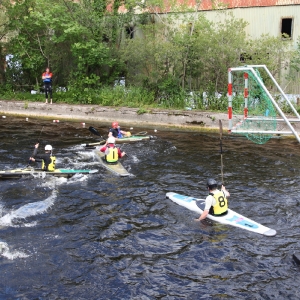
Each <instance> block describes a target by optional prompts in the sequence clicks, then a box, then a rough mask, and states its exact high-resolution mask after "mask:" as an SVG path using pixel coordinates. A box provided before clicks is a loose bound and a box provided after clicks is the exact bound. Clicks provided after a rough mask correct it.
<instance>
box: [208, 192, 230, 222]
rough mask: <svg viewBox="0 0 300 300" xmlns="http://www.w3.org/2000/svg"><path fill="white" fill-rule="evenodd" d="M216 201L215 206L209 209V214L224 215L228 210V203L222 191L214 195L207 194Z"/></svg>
mask: <svg viewBox="0 0 300 300" xmlns="http://www.w3.org/2000/svg"><path fill="white" fill-rule="evenodd" d="M209 195H211V196H213V197H214V198H215V199H216V204H215V205H214V206H211V207H210V210H209V213H210V214H211V215H214V216H221V215H225V214H226V213H227V210H228V203H227V198H226V196H225V194H224V193H223V192H222V191H217V192H216V193H214V194H213V193H209Z"/></svg>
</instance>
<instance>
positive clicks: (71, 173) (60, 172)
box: [0, 168, 98, 179]
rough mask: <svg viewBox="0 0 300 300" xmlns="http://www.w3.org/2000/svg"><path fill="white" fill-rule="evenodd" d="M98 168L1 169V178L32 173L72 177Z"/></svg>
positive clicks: (35, 175)
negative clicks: (51, 169) (52, 169)
mask: <svg viewBox="0 0 300 300" xmlns="http://www.w3.org/2000/svg"><path fill="white" fill-rule="evenodd" d="M97 172H98V170H75V169H56V170H54V171H51V172H50V171H43V170H42V169H34V168H24V169H13V170H3V171H0V179H12V178H20V177H23V176H28V175H32V176H34V177H38V176H44V174H45V175H51V176H56V177H66V178H70V177H72V176H74V175H75V174H94V173H97Z"/></svg>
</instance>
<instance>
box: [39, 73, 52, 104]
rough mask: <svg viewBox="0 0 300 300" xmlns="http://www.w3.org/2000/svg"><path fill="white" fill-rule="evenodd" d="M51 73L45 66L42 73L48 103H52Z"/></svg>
mask: <svg viewBox="0 0 300 300" xmlns="http://www.w3.org/2000/svg"><path fill="white" fill-rule="evenodd" d="M52 75H53V74H52V73H51V72H50V69H49V68H46V72H44V73H43V74H42V79H43V82H44V89H45V95H46V102H45V103H46V104H47V103H48V96H50V104H52Z"/></svg>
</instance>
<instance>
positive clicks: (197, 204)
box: [166, 192, 276, 236]
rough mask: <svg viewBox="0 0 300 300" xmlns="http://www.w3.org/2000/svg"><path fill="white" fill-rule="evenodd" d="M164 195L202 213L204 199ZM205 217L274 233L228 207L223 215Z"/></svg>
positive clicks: (270, 233) (257, 231)
mask: <svg viewBox="0 0 300 300" xmlns="http://www.w3.org/2000/svg"><path fill="white" fill-rule="evenodd" d="M166 197H167V198H169V199H170V200H172V201H173V202H175V203H177V204H179V205H181V206H184V207H186V208H187V209H189V210H191V211H194V212H197V213H198V214H202V212H203V210H204V207H205V199H197V198H194V197H189V196H185V195H181V194H177V193H172V192H169V193H166ZM207 218H209V219H211V220H214V221H217V222H219V223H222V224H227V225H232V226H235V227H239V228H242V229H245V230H248V231H252V232H256V233H259V234H263V235H266V236H274V235H276V230H274V229H271V228H268V227H266V226H264V225H262V224H259V223H257V222H255V221H253V220H251V219H248V218H246V217H244V216H242V215H241V214H238V213H236V212H235V211H233V210H231V209H228V213H227V214H226V215H224V216H218V217H217V216H213V215H210V214H209V215H208V216H207Z"/></svg>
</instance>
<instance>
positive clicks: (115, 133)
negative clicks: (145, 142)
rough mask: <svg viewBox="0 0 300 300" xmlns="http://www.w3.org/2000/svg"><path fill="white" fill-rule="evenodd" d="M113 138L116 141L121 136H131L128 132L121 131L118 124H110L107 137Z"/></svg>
mask: <svg viewBox="0 0 300 300" xmlns="http://www.w3.org/2000/svg"><path fill="white" fill-rule="evenodd" d="M111 136H112V137H114V138H116V139H120V138H122V137H123V136H131V133H130V132H129V131H124V130H121V128H120V126H119V123H118V122H112V123H111V128H110V129H109V132H108V137H111Z"/></svg>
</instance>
